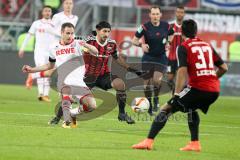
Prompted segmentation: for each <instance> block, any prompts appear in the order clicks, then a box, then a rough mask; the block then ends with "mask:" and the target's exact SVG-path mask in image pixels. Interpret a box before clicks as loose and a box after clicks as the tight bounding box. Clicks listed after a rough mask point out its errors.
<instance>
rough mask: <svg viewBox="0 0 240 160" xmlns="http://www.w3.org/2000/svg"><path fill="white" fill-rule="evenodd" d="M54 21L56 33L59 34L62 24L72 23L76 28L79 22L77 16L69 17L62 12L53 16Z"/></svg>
mask: <svg viewBox="0 0 240 160" xmlns="http://www.w3.org/2000/svg"><path fill="white" fill-rule="evenodd" d="M52 21H53V25H54V27H55V29H56V31H57V32H58V33H61V27H62V24H64V23H67V22H69V23H72V24H73V25H74V27H75V26H76V24H77V21H78V16H76V15H70V16H67V15H65V14H64V12H60V13H57V14H55V15H54V16H53V18H52Z"/></svg>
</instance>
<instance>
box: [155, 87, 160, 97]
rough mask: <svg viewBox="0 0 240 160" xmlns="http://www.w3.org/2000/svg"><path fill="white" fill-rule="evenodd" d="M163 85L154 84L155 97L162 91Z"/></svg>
mask: <svg viewBox="0 0 240 160" xmlns="http://www.w3.org/2000/svg"><path fill="white" fill-rule="evenodd" d="M160 89H161V86H154V97H158V96H159V93H160Z"/></svg>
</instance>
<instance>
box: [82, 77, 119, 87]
mask: <svg viewBox="0 0 240 160" xmlns="http://www.w3.org/2000/svg"><path fill="white" fill-rule="evenodd" d="M116 78H118V77H117V76H115V75H111V74H110V73H105V74H104V75H102V76H98V77H95V76H86V77H85V78H84V82H85V83H86V85H87V86H88V87H89V88H90V89H92V88H93V87H99V88H101V89H103V90H108V89H111V88H112V81H113V80H114V79H116Z"/></svg>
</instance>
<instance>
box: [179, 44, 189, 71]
mask: <svg viewBox="0 0 240 160" xmlns="http://www.w3.org/2000/svg"><path fill="white" fill-rule="evenodd" d="M177 60H178V67H187V49H186V48H185V47H184V46H179V47H178V48H177Z"/></svg>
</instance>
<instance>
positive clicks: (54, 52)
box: [50, 40, 87, 87]
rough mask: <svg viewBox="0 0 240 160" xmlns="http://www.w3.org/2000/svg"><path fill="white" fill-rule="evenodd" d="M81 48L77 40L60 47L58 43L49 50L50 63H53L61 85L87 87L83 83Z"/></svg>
mask: <svg viewBox="0 0 240 160" xmlns="http://www.w3.org/2000/svg"><path fill="white" fill-rule="evenodd" d="M82 48H83V47H82V46H81V45H80V43H79V41H78V40H73V41H72V42H71V43H70V44H68V45H62V44H60V43H59V42H58V43H56V44H55V45H54V47H53V48H52V49H51V53H50V61H53V62H55V65H56V67H57V70H58V77H60V80H59V79H58V80H59V81H62V83H63V82H64V84H67V85H72V86H81V87H87V86H86V84H85V83H84V81H83V78H84V74H85V64H84V60H83V53H82ZM61 78H62V79H61Z"/></svg>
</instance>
